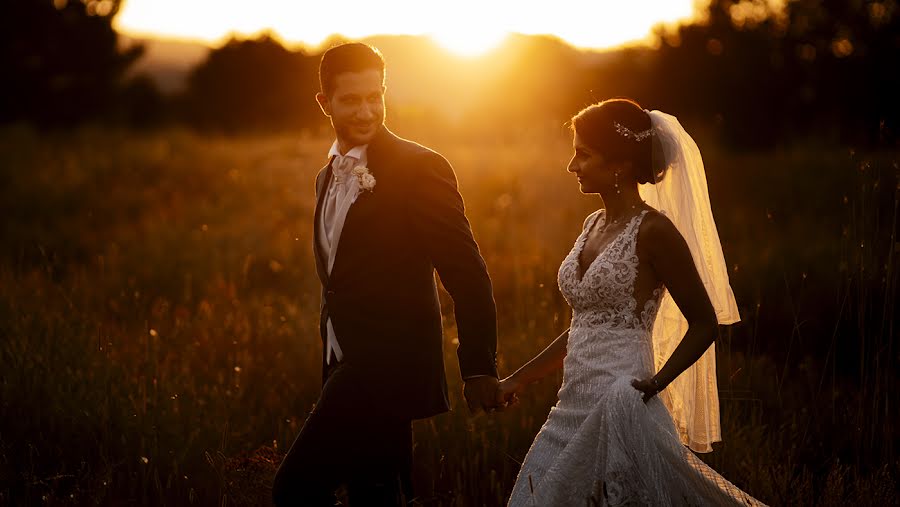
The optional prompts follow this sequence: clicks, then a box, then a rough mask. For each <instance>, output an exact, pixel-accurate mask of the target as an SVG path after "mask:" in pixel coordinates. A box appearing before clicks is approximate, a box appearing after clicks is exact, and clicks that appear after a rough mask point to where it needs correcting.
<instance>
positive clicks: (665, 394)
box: [639, 111, 740, 452]
mask: <svg viewBox="0 0 900 507" xmlns="http://www.w3.org/2000/svg"><path fill="white" fill-rule="evenodd" d="M647 113H648V114H649V115H650V123H651V127H652V131H653V136H654V139H653V140H652V142H653V143H654V157H653V158H654V160H653V163H654V167H658V168H659V170H655V171H654V174H655V175H656V184H646V185H640V187H639V191H640V195H641V198H643V199H644V200H645V201H646V202H647V204H649V205H651V206H653V207H654V208H656V209H657V210H659V211H660V212H662V213H663V214H665V215H666V216H667V217H668V218H669V219H670V220H671V221H672V222H673V223H674V224H675V227H676V228H678V231H679V232H680V233H681V235H682V236H684V239H685V241H687V244H688V247H689V249H690V251H691V256H692V257H693V258H694V264H695V265H696V266H697V271H698V272H699V273H700V278H701V279H702V280H703V285H704V286H705V287H706V292H707V293H708V294H709V299H710V300H711V301H712V304H713V307H714V308H715V310H716V318H717V319H718V321H719V324H733V323H735V322H738V321H740V315H739V314H738V310H737V304H736V303H735V300H734V294H733V293H732V291H731V285H730V284H729V282H728V267H727V265H726V264H725V258H724V256H723V255H722V244H721V243H720V241H719V234H718V231H717V230H716V223H715V221H714V220H713V215H712V209H711V207H710V203H709V191H708V189H707V186H706V172H705V171H704V169H703V160H702V159H701V157H700V150H699V148H697V144H696V143H695V142H694V140H693V139H692V138H691V136H690V135H688V133H687V132H685V130H684V128H683V127H682V126H681V124H680V123H679V122H678V119H677V118H675V117H674V116H671V115H668V114H666V113H663V112H660V111H647ZM656 143H658V144H656ZM660 162H661V163H660ZM687 327H688V324H687V320H685V318H684V316H683V315H682V314H681V311H680V310H679V309H678V307H677V306H676V305H675V302H674V301H673V300H672V297H671V296H670V295H669V294H668V292H667V293H666V294H665V296H664V297H663V299H662V301H661V302H660V308H659V312H658V313H657V316H656V321H655V322H654V324H653V336H652V341H653V355H654V362H655V366H656V369H657V371H658V370H659V369H660V368H661V367H662V365H663V364H664V363H665V361H666V360H667V359H668V358H669V356H670V355H671V354H672V352H673V351H674V350H675V347H676V346H677V345H678V343H679V342H680V341H681V339H682V338H683V337H684V333H685V332H686V331H687ZM660 398H661V399H662V401H663V403H664V404H665V405H666V408H668V410H669V412H670V413H671V414H672V418H673V420H674V421H675V426H676V428H677V429H678V432H679V436H680V437H681V441H682V442H683V443H684V444H685V445H687V446H688V447H690V448H691V449H692V450H694V451H696V452H710V451H711V450H712V446H711V445H710V444H712V443H713V442H718V441H720V440H722V431H721V426H720V422H719V395H718V390H717V386H716V353H715V344H713V345H710V347H709V349H708V350H707V351H706V352H705V353H704V354H703V356H701V358H700V359H699V360H698V361H697V362H696V363H694V365H692V366H691V367H690V368H688V369H687V370H685V372H684V373H682V374H681V375H679V376H678V378H677V379H675V380H674V381H673V382H672V383H671V384H670V385H669V386H668V387H667V388H666V389H664V390H663V391H662V392H661V393H660Z"/></svg>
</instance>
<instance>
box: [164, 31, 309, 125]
mask: <svg viewBox="0 0 900 507" xmlns="http://www.w3.org/2000/svg"><path fill="white" fill-rule="evenodd" d="M317 76H318V59H317V58H315V57H311V56H307V55H305V54H304V53H302V52H299V51H298V52H294V51H289V50H288V49H286V48H285V47H284V46H282V45H281V44H280V43H279V42H278V41H277V40H275V39H274V38H272V37H271V36H269V35H262V36H260V37H259V38H257V39H251V40H238V39H232V40H230V41H229V42H228V43H226V44H225V46H223V47H222V48H220V49H215V50H213V51H211V52H210V53H209V56H208V57H207V59H206V61H204V62H203V63H202V64H200V65H199V66H198V67H196V68H195V69H194V70H193V71H192V72H191V75H190V77H189V79H188V89H187V91H186V93H185V95H184V96H183V97H182V99H181V104H182V106H181V108H183V110H184V113H185V114H186V116H187V119H188V120H189V122H190V123H192V124H194V125H196V126H198V127H201V128H204V129H213V130H224V131H237V130H272V129H281V128H291V127H293V128H297V127H310V126H316V125H320V124H321V122H322V121H323V116H322V114H321V112H320V111H319V109H318V105H317V104H316V101H315V94H316V92H317V91H318V78H317Z"/></svg>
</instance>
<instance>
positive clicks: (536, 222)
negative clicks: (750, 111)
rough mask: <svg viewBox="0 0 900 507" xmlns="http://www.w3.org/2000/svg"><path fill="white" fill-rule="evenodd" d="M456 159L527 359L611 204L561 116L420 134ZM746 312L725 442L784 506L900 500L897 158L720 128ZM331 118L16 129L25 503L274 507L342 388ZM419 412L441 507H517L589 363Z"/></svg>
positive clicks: (12, 442)
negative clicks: (257, 124) (332, 237)
mask: <svg viewBox="0 0 900 507" xmlns="http://www.w3.org/2000/svg"><path fill="white" fill-rule="evenodd" d="M397 133H398V134H400V135H404V136H407V137H412V138H414V139H415V140H417V141H420V142H423V143H425V144H428V145H430V146H432V147H434V148H435V149H437V150H438V151H440V152H442V153H443V154H444V155H445V156H446V157H447V158H448V159H449V160H450V161H451V162H452V163H453V165H454V168H455V169H456V171H457V174H458V177H459V183H460V188H461V191H462V194H463V196H464V198H465V201H466V206H467V213H468V216H469V219H470V221H471V223H472V227H473V230H474V233H475V236H476V239H477V240H478V242H479V244H480V246H481V248H482V251H483V254H484V257H485V260H486V262H487V265H488V269H489V271H490V274H491V277H492V280H493V283H494V288H495V299H496V301H497V305H498V319H499V329H500V354H499V361H500V371H501V374H509V373H511V372H512V371H513V370H514V369H515V368H517V367H518V366H519V365H521V364H522V363H523V362H524V361H526V360H527V359H528V358H530V357H531V356H532V355H533V354H534V353H536V352H537V351H539V350H541V349H542V348H543V347H544V346H545V345H546V344H547V343H549V341H550V340H552V339H553V337H555V336H556V335H557V334H558V333H560V332H561V331H563V330H564V329H565V328H566V327H567V323H568V319H569V310H568V308H567V307H566V305H565V303H564V301H563V300H562V298H561V296H560V295H559V293H558V291H557V284H556V272H557V269H558V267H559V263H560V262H561V260H562V259H563V257H564V256H565V255H566V253H567V252H568V250H569V249H570V248H571V245H572V242H573V241H574V239H575V237H576V236H577V235H578V233H579V231H580V229H581V224H582V220H583V218H584V217H585V216H586V215H587V214H588V213H589V212H591V211H592V210H594V209H596V208H598V207H600V206H601V203H600V201H599V199H597V198H596V197H587V196H582V195H581V194H579V193H578V189H577V184H576V182H575V181H574V178H573V177H572V176H571V175H569V174H567V173H566V172H565V165H566V163H567V161H568V158H569V156H570V150H571V139H570V137H569V133H568V132H567V131H566V130H565V129H564V128H561V127H558V126H551V127H548V128H534V129H522V130H517V131H510V130H507V132H506V133H505V134H504V135H503V136H500V135H497V136H471V135H465V134H462V133H448V132H442V131H437V130H436V129H414V128H411V127H405V128H404V127H401V128H398V129H397ZM698 141H699V142H700V147H701V149H702V150H703V152H704V157H705V161H706V165H707V171H708V175H709V176H708V177H709V184H710V188H711V193H712V197H713V208H714V211H715V212H716V217H717V223H718V227H719V232H720V236H721V237H722V241H723V246H724V249H725V256H726V260H727V261H728V262H729V265H730V266H732V273H731V276H732V284H733V286H734V289H735V293H736V296H737V298H738V303H739V306H740V309H741V313H742V315H743V317H744V320H743V322H742V323H740V324H738V325H735V326H731V327H729V328H723V329H722V332H721V336H720V338H719V340H718V341H717V353H718V375H719V389H720V396H721V404H722V424H723V437H724V442H722V443H720V444H717V445H716V450H715V451H714V452H713V453H711V454H708V455H703V456H702V458H703V459H704V460H705V461H707V462H708V463H710V464H711V465H712V466H713V467H714V468H715V469H716V470H718V471H719V472H721V473H722V474H723V475H724V476H725V477H726V478H728V479H729V480H731V481H732V482H734V483H735V484H737V485H738V486H740V487H742V488H744V489H745V490H747V491H748V492H750V493H751V494H753V495H754V496H756V497H757V498H759V499H761V500H763V501H765V502H767V503H770V504H773V505H847V504H851V505H888V504H891V503H893V502H895V501H896V498H897V493H898V480H900V462H898V454H897V450H898V448H897V444H898V443H900V439H898V431H897V422H898V406H900V404H898V402H900V398H898V394H897V393H898V392H900V389H898V387H900V382H898V375H897V372H898V369H897V366H898V351H900V349H898V348H897V347H896V346H895V344H894V337H895V334H896V331H895V330H894V327H893V325H894V320H893V312H894V309H895V308H896V286H897V274H896V260H897V255H898V250H897V247H896V245H897V238H896V229H897V223H896V219H897V188H898V181H897V176H898V167H897V159H896V156H895V154H891V153H877V152H875V153H868V154H862V153H856V152H853V151H852V150H849V149H846V148H841V147H836V146H829V145H824V144H822V143H815V142H812V141H811V142H809V143H806V144H803V143H801V144H799V145H797V146H793V147H787V148H783V149H780V150H776V151H772V152H765V153H754V152H744V153H730V152H727V151H725V150H721V149H717V148H716V146H715V143H713V142H708V141H703V140H702V139H699V138H698ZM330 143H331V138H330V137H329V136H328V135H327V134H326V133H311V132H297V133H284V134H268V135H252V134H246V135H240V136H232V137H224V136H214V135H200V134H197V133H193V132H191V131H188V130H179V129H167V130H162V131H151V132H132V131H124V130H111V129H102V128H88V127H86V128H82V129H78V130H75V131H68V132H56V133H40V132H37V131H34V130H32V129H30V128H28V127H10V128H4V129H3V130H2V131H0V189H2V190H0V209H2V210H3V215H4V228H3V230H2V233H0V234H2V239H3V242H2V245H0V249H2V250H0V365H2V369H0V505H38V504H40V505H133V504H140V505H146V504H151V505H155V504H166V505H260V504H265V503H266V502H268V498H269V490H268V489H267V488H268V483H269V481H271V477H272V474H273V473H274V470H275V467H276V465H277V462H278V460H279V459H280V456H281V454H282V453H283V452H284V451H285V450H286V448H287V446H289V445H290V443H291V442H292V440H293V438H294V436H295V435H296V433H297V431H298V430H299V428H300V426H301V425H302V422H303V420H304V418H305V416H306V414H307V412H308V411H309V410H310V408H311V406H312V405H313V404H314V403H315V401H316V398H317V393H318V390H319V388H320V354H321V343H320V341H319V337H318V331H317V325H318V306H319V282H318V279H317V277H316V273H315V267H314V261H313V258H312V249H311V232H312V229H311V217H312V214H313V207H314V187H313V179H314V175H315V174H316V172H317V171H318V169H319V168H320V167H321V166H322V165H323V164H324V163H325V162H326V161H325V158H324V154H325V153H326V152H327V149H328V146H329V144H330ZM442 304H443V307H444V316H445V328H446V332H445V352H446V362H447V365H448V378H449V382H450V391H451V400H452V402H453V406H454V410H453V411H452V412H450V413H448V414H444V415H441V416H438V417H435V418H432V419H430V420H426V421H418V422H416V423H415V425H414V433H415V445H414V454H415V463H416V469H415V482H416V486H417V492H418V494H419V497H418V498H417V499H416V502H418V503H417V504H421V505H457V506H482V505H487V506H494V505H503V503H504V501H505V498H506V496H507V495H508V494H509V491H510V489H511V487H512V484H513V482H514V480H515V476H516V472H517V470H518V467H519V462H520V461H521V460H522V458H523V457H524V454H525V452H526V451H527V449H528V446H529V444H530V442H531V440H532V439H533V437H534V435H535V434H536V432H537V430H538V428H539V427H540V425H541V423H542V422H543V421H544V418H545V417H546V414H547V412H548V410H549V408H550V406H552V404H553V403H554V402H555V394H556V390H557V388H558V385H559V381H560V380H561V377H560V376H557V377H556V378H555V379H547V380H545V381H544V382H542V383H539V384H536V385H534V386H532V389H531V391H530V393H529V395H528V396H526V397H524V399H523V400H522V403H521V405H520V406H518V407H517V408H515V409H513V410H510V411H508V412H505V413H501V414H497V415H494V416H484V415H482V416H476V417H472V416H470V414H469V413H468V412H467V411H466V409H465V405H464V403H463V402H462V400H461V383H460V380H459V372H458V369H457V364H456V359H455V344H454V337H455V329H454V321H453V314H452V311H451V310H452V300H450V298H449V297H448V296H447V295H446V294H445V293H442Z"/></svg>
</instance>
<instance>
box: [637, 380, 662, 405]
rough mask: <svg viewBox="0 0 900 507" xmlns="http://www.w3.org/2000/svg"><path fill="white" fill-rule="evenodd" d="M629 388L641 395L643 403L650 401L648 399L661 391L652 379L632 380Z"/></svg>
mask: <svg viewBox="0 0 900 507" xmlns="http://www.w3.org/2000/svg"><path fill="white" fill-rule="evenodd" d="M631 386H632V387H634V388H635V389H637V390H638V391H640V392H641V393H642V396H641V398H642V399H643V400H644V403H647V402H648V401H650V398H652V397H654V396H656V395H657V394H658V393H659V392H660V391H661V389H660V388H659V385H658V384H657V383H656V379H655V378H654V377H650V378H648V379H646V380H638V379H634V380H632V381H631Z"/></svg>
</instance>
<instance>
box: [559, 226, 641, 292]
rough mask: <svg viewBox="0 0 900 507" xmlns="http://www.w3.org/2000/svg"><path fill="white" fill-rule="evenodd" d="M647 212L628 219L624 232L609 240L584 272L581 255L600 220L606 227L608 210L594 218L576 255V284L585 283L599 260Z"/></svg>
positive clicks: (582, 238)
mask: <svg viewBox="0 0 900 507" xmlns="http://www.w3.org/2000/svg"><path fill="white" fill-rule="evenodd" d="M646 212H647V210H641V211H640V212H639V213H637V214H636V215H634V216H633V217H631V218H630V219H628V222H627V223H626V224H625V227H623V228H622V230H621V231H619V233H618V234H616V235H615V237H613V238H612V239H611V240H609V242H608V243H607V244H606V245H604V247H603V248H602V249H600V250H598V251H597V255H596V256H595V257H594V258H593V259H592V260H591V262H590V263H589V264H588V265H587V267H586V268H584V270H582V269H581V254H582V252H584V247H585V246H587V242H588V238H589V237H590V235H591V233H592V232H593V231H594V229H595V228H596V227H597V222H598V221H599V220H600V218H602V219H603V225H606V210H605V209H604V210H601V211H600V213H598V214H597V217H596V218H594V220H593V222H592V223H591V225H590V226H589V227H588V229H587V230H586V231H585V233H584V235H583V236H582V237H581V244H580V245H579V247H578V251H577V252H576V254H575V275H576V276H575V279H576V280H575V281H576V284H578V285H580V284H581V282H583V281H584V277H585V276H587V274H588V272H589V271H590V270H591V268H593V267H594V264H596V263H597V260H598V259H600V257H603V255H604V254H605V253H606V252H607V251H608V250H609V247H611V246H612V245H613V243H615V242H616V241H618V240H619V238H621V237H622V234H623V233H625V231H626V230H628V228H629V227H631V222H633V221H634V220H635V219H636V218H637V217H639V216H641V215H643V214H644V213H646ZM579 272H580V273H579Z"/></svg>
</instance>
